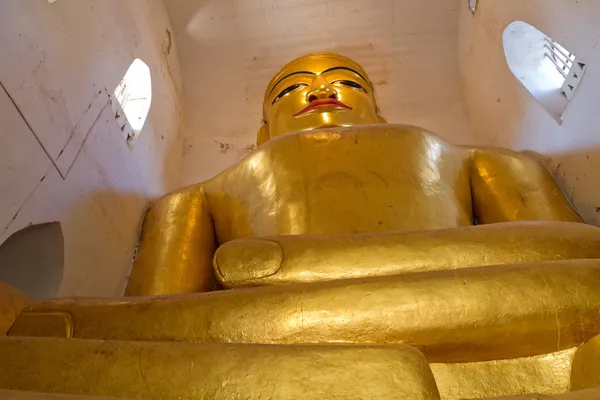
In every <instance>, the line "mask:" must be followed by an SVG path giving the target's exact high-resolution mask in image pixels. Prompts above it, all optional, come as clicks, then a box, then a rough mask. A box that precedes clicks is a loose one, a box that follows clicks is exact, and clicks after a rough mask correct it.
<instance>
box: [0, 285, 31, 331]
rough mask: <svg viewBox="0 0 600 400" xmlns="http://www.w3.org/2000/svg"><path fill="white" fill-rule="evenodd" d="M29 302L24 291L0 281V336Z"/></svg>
mask: <svg viewBox="0 0 600 400" xmlns="http://www.w3.org/2000/svg"><path fill="white" fill-rule="evenodd" d="M31 303H32V300H31V299H29V297H28V296H27V295H26V294H25V293H23V292H21V291H20V290H18V289H16V288H14V287H12V286H10V285H7V284H5V283H3V282H0V336H3V335H5V334H6V332H8V330H9V329H10V327H11V325H12V324H13V322H14V321H15V319H16V318H17V316H18V315H19V313H20V312H21V310H22V309H23V308H25V307H26V306H28V305H30V304H31Z"/></svg>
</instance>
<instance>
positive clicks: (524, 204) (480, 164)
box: [471, 148, 582, 224]
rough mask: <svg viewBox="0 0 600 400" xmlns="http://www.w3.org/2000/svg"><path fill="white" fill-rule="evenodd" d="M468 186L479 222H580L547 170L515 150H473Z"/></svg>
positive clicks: (579, 218)
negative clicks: (471, 169)
mask: <svg viewBox="0 0 600 400" xmlns="http://www.w3.org/2000/svg"><path fill="white" fill-rule="evenodd" d="M473 154H474V155H473V173H472V177H471V190H472V192H473V208H474V212H475V214H476V215H477V218H478V220H479V221H480V223H484V224H489V223H493V222H503V221H525V220H540V219H549V220H554V221H573V222H582V220H581V217H579V215H577V213H576V212H575V211H574V210H573V207H572V206H571V204H570V203H569V202H568V201H567V199H566V197H565V195H564V193H563V192H562V190H561V188H560V187H559V186H558V185H557V184H556V182H555V181H554V179H553V178H552V176H551V175H550V172H548V170H547V169H546V168H544V167H543V166H542V165H541V164H539V163H538V162H537V161H535V160H533V159H532V158H530V157H528V156H526V155H525V154H519V153H516V152H514V151H510V150H506V149H499V148H488V149H476V150H474V151H473Z"/></svg>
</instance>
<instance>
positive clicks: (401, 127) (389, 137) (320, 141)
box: [256, 124, 452, 152]
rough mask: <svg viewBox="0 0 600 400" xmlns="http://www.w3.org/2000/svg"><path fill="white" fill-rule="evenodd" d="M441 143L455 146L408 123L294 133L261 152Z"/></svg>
mask: <svg viewBox="0 0 600 400" xmlns="http://www.w3.org/2000/svg"><path fill="white" fill-rule="evenodd" d="M411 142H412V143H419V142H426V143H437V144H439V145H443V146H448V147H452V145H451V144H449V143H447V142H445V141H444V140H443V139H442V138H441V137H439V136H438V135H436V134H435V133H433V132H430V131H428V130H427V129H424V128H421V127H418V126H413V125H405V124H374V125H358V126H351V127H340V128H325V129H315V130H311V131H305V132H294V133H288V134H286V135H282V136H279V137H277V138H274V139H271V140H269V141H268V142H267V143H265V144H263V145H262V146H260V147H258V149H257V150H256V151H257V152H261V151H263V152H271V151H273V150H278V149H280V148H288V147H302V148H307V147H311V146H318V147H322V146H323V145H330V146H332V147H336V146H337V147H341V146H343V145H344V144H346V143H349V144H352V145H360V144H363V145H368V144H376V143H380V144H384V143H385V144H393V143H398V144H399V145H404V144H407V143H411Z"/></svg>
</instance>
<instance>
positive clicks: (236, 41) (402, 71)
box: [165, 0, 474, 184]
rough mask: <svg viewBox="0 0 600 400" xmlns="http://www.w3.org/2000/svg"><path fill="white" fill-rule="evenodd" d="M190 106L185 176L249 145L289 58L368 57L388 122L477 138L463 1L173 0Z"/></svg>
mask: <svg viewBox="0 0 600 400" xmlns="http://www.w3.org/2000/svg"><path fill="white" fill-rule="evenodd" d="M165 3H166V5H167V8H168V11H169V15H170V17H171V21H172V23H173V27H174V29H175V37H176V39H177V43H178V48H179V54H180V57H181V66H182V76H183V82H184V90H183V95H184V99H185V103H186V109H187V113H186V116H185V129H184V135H185V137H184V139H185V147H184V161H183V166H184V167H183V168H182V171H183V172H182V173H183V181H184V183H188V184H191V183H196V182H199V181H202V180H204V179H207V178H210V177H212V176H214V175H215V174H217V173H218V172H220V171H221V170H223V169H224V168H226V167H227V166H229V165H231V164H233V163H234V162H236V161H237V160H238V159H240V158H241V157H243V156H244V155H245V154H246V153H248V152H249V151H250V150H251V149H252V147H253V145H254V143H255V139H256V131H257V130H258V128H259V126H260V120H261V116H262V112H261V105H262V98H263V95H264V90H265V88H266V85H267V83H268V81H269V80H270V78H271V77H272V75H274V74H275V73H276V72H277V71H278V70H279V68H280V67H282V66H283V65H284V64H285V63H286V62H288V61H290V60H291V59H293V58H295V57H297V56H300V55H303V54H305V53H309V52H313V51H334V52H338V53H341V54H344V55H346V56H349V57H351V58H354V59H356V60H357V61H358V62H359V63H361V64H362V65H363V66H364V67H365V69H366V70H367V72H368V73H369V75H370V77H371V79H372V81H373V83H374V85H375V89H376V95H377V98H378V101H379V105H380V108H381V110H382V114H383V116H384V117H386V118H387V119H388V120H389V121H390V122H404V123H410V124H416V125H421V126H424V127H426V128H428V129H431V130H433V131H435V132H437V133H439V134H440V135H441V136H443V137H445V138H447V139H448V140H450V141H452V142H455V143H471V142H472V141H473V140H474V139H473V135H472V130H471V126H470V123H469V120H468V118H467V115H466V112H465V106H464V103H463V99H462V91H461V87H460V80H459V74H458V58H457V38H458V13H459V11H458V10H459V8H460V6H463V5H464V3H465V1H464V0H419V1H415V0H377V1H375V0H262V1H251V0H228V1H225V0H169V1H166V2H165Z"/></svg>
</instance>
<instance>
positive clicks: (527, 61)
mask: <svg viewBox="0 0 600 400" xmlns="http://www.w3.org/2000/svg"><path fill="white" fill-rule="evenodd" d="M503 42H504V53H505V55H506V61H507V63H508V66H509V68H510V70H511V71H512V73H513V74H514V75H515V76H516V77H517V78H518V79H519V81H520V82H521V83H522V84H523V86H525V88H527V90H528V91H529V92H530V93H531V94H532V95H533V97H534V98H535V99H536V100H537V101H538V102H539V103H540V104H541V105H542V106H543V107H544V109H546V111H548V113H549V114H550V115H552V117H554V119H556V121H558V122H559V123H562V121H563V119H564V116H565V112H566V110H567V107H568V105H569V102H570V101H571V99H572V98H573V96H574V94H575V90H576V89H577V87H578V86H579V82H580V81H581V79H582V77H583V74H584V73H585V70H586V65H585V64H584V63H582V62H581V60H578V59H577V57H576V56H575V55H574V54H573V53H571V52H570V51H568V50H567V49H566V48H565V47H564V46H562V45H560V44H559V43H557V42H556V41H554V40H552V39H551V38H549V37H548V36H546V35H545V34H544V33H543V32H541V31H539V30H538V29H536V28H534V27H533V26H531V25H529V24H527V23H525V22H522V21H516V22H513V23H512V24H510V25H509V26H508V27H507V28H506V30H505V31H504V34H503Z"/></svg>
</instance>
